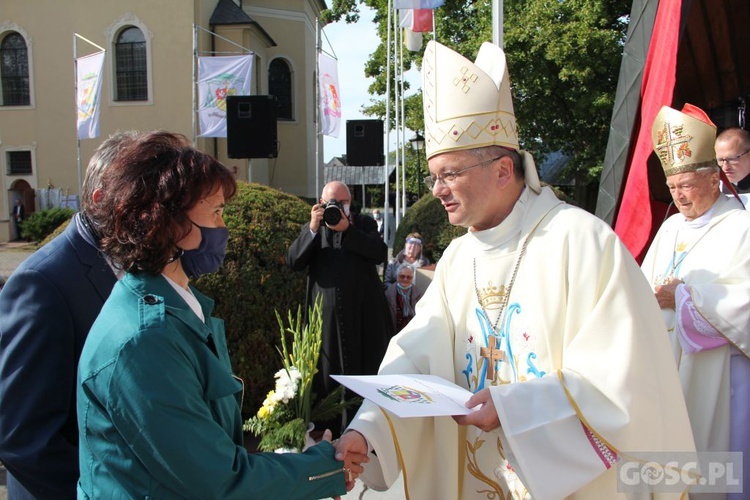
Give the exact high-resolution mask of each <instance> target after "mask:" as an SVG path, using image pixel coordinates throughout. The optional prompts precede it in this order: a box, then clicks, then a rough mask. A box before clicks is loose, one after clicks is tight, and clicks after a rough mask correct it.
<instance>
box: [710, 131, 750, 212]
mask: <svg viewBox="0 0 750 500" xmlns="http://www.w3.org/2000/svg"><path fill="white" fill-rule="evenodd" d="M714 150H715V151H716V162H717V163H718V164H719V166H720V167H721V168H722V170H724V173H725V174H726V175H727V178H728V179H729V182H731V183H732V185H733V186H734V188H735V189H736V190H737V193H738V194H739V195H740V199H741V200H742V203H743V204H744V205H745V209H747V208H748V203H749V202H750V132H748V131H747V130H744V129H741V128H739V127H733V128H728V129H726V130H724V131H723V132H722V133H720V134H719V135H718V136H717V137H716V143H715V144H714Z"/></svg>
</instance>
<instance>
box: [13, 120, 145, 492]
mask: <svg viewBox="0 0 750 500" xmlns="http://www.w3.org/2000/svg"><path fill="white" fill-rule="evenodd" d="M134 137H135V134H133V133H118V134H116V135H113V136H112V137H110V138H109V139H107V140H106V141H104V142H103V143H102V144H101V145H100V146H99V148H98V149H97V150H96V152H95V153H94V155H93V157H92V158H91V161H90V162H89V166H88V168H87V171H86V176H85V179H84V181H83V189H82V192H81V206H82V211H81V212H79V213H77V214H76V215H75V217H74V218H73V220H72V221H71V222H70V224H69V225H68V227H67V228H66V229H65V232H63V233H62V234H60V235H59V236H57V237H56V238H55V239H53V240H52V241H51V242H50V243H49V244H47V245H45V246H44V247H42V248H40V249H39V250H38V251H37V252H35V253H34V254H33V255H31V256H30V257H29V258H28V259H26V260H25V261H24V262H23V263H22V264H21V266H20V267H19V268H18V269H16V271H15V272H14V273H13V274H12V275H11V277H10V279H9V280H8V282H7V284H6V285H5V287H3V289H2V291H1V292H0V311H2V314H0V408H2V411H1V412H0V460H1V461H2V462H3V464H5V467H6V469H7V471H8V474H7V486H8V499H9V500H25V499H33V498H36V499H43V498H54V499H66V498H76V482H77V481H78V427H77V422H76V401H75V393H76V371H77V367H78V358H79V356H80V354H81V349H82V348H83V343H84V341H85V340H86V335H87V334H88V332H89V328H91V325H92V323H93V322H94V320H95V319H96V317H97V315H98V314H99V311H100V310H101V308H102V305H103V304H104V301H105V300H106V299H107V297H109V294H110V292H111V290H112V287H113V286H114V284H115V283H116V282H117V277H116V275H115V272H114V271H113V269H112V268H111V267H110V265H109V264H108V263H107V261H106V260H105V258H104V257H103V255H102V254H101V253H100V252H99V247H98V240H99V237H98V234H97V230H96V226H97V224H96V221H95V220H91V219H90V218H89V217H88V216H87V208H89V207H90V206H91V204H92V203H96V200H97V198H98V197H99V196H100V183H99V180H100V176H101V173H102V172H103V171H104V170H105V169H106V168H107V166H108V165H109V163H110V162H111V161H112V159H113V158H114V157H115V156H116V154H117V153H118V151H119V150H120V149H121V148H122V146H123V145H124V144H127V143H128V142H129V141H131V140H133V138H134Z"/></svg>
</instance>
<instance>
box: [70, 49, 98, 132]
mask: <svg viewBox="0 0 750 500" xmlns="http://www.w3.org/2000/svg"><path fill="white" fill-rule="evenodd" d="M103 67H104V51H101V52H97V53H96V54H91V55H88V56H83V57H79V58H78V59H76V86H77V89H76V111H77V113H76V114H77V117H78V138H79V139H94V138H96V137H99V108H100V107H101V106H100V101H101V93H102V68H103Z"/></svg>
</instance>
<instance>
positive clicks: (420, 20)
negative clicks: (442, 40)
mask: <svg viewBox="0 0 750 500" xmlns="http://www.w3.org/2000/svg"><path fill="white" fill-rule="evenodd" d="M412 12H413V17H412V23H411V30H412V31H414V32H417V33H422V32H425V31H432V9H414V10H413V11H412Z"/></svg>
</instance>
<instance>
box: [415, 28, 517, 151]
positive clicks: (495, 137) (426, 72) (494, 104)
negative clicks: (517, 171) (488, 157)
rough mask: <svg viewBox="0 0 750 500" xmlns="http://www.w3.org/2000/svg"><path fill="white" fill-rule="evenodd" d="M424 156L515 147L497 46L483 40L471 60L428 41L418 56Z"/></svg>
mask: <svg viewBox="0 0 750 500" xmlns="http://www.w3.org/2000/svg"><path fill="white" fill-rule="evenodd" d="M422 90H423V94H422V98H423V102H424V124H425V142H426V147H425V149H426V153H427V158H428V159H429V158H431V157H432V156H434V155H436V154H439V153H445V152H447V151H457V150H462V149H472V148H479V147H483V146H503V147H506V148H512V149H518V129H517V128H516V116H515V114H514V113H513V101H512V99H511V94H510V78H509V76H508V69H507V66H506V64H505V53H504V52H503V50H502V49H501V48H500V47H498V46H496V45H493V44H491V43H487V42H485V43H483V44H482V46H481V48H480V49H479V54H477V60H476V62H474V63H472V62H471V61H469V60H468V59H466V58H465V57H463V56H462V55H460V54H458V53H457V52H454V51H453V50H451V49H449V48H448V47H446V46H444V45H441V44H439V43H437V42H435V41H430V42H429V43H428V44H427V48H426V49H425V53H424V58H423V59H422Z"/></svg>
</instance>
